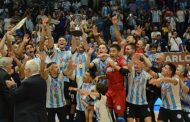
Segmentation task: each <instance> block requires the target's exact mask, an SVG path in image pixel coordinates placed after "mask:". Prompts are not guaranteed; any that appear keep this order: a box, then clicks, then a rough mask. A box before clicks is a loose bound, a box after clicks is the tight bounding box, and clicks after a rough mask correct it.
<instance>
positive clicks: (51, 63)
mask: <svg viewBox="0 0 190 122" xmlns="http://www.w3.org/2000/svg"><path fill="white" fill-rule="evenodd" d="M53 64H56V62H50V63H48V64H47V66H46V67H47V68H49V67H50V66H51V65H53Z"/></svg>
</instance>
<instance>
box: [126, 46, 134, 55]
mask: <svg viewBox="0 0 190 122" xmlns="http://www.w3.org/2000/svg"><path fill="white" fill-rule="evenodd" d="M135 49H136V46H135V44H129V45H126V46H125V52H124V54H125V55H128V56H132V55H133V54H134V53H135Z"/></svg>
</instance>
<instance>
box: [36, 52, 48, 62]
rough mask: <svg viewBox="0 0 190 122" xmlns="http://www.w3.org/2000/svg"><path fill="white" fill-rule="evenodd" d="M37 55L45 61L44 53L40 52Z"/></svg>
mask: <svg viewBox="0 0 190 122" xmlns="http://www.w3.org/2000/svg"><path fill="white" fill-rule="evenodd" d="M38 57H39V58H40V60H41V61H45V60H46V54H45V53H43V52H41V53H39V54H38Z"/></svg>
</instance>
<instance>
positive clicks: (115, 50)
mask: <svg viewBox="0 0 190 122" xmlns="http://www.w3.org/2000/svg"><path fill="white" fill-rule="evenodd" d="M120 51H121V47H120V46H119V45H118V44H112V45H111V46H110V52H109V53H110V57H111V58H113V59H115V58H117V57H118V56H119V53H120Z"/></svg>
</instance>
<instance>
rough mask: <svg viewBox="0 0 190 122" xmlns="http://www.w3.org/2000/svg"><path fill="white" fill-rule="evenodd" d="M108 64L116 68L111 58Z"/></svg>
mask: <svg viewBox="0 0 190 122" xmlns="http://www.w3.org/2000/svg"><path fill="white" fill-rule="evenodd" d="M108 64H109V65H110V66H111V67H114V66H115V62H114V61H113V60H112V59H111V58H108Z"/></svg>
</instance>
